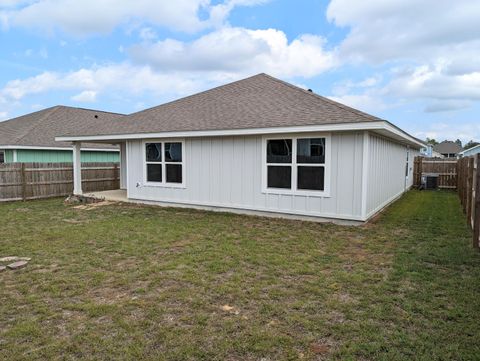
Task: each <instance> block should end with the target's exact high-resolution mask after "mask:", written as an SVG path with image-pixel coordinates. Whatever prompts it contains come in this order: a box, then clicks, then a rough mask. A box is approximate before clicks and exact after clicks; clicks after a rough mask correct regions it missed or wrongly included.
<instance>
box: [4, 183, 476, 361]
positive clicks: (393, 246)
mask: <svg viewBox="0 0 480 361" xmlns="http://www.w3.org/2000/svg"><path fill="white" fill-rule="evenodd" d="M0 220H1V224H2V225H1V230H0V257H3V256H14V255H16V256H24V257H32V260H31V261H30V263H29V265H28V266H27V267H26V268H24V269H22V270H18V271H15V272H14V271H5V272H3V273H0V359H2V360H3V359H4V360H21V359H26V360H30V359H31V360H34V359H67V360H71V359H79V358H85V359H102V360H122V359H129V360H132V359H137V360H138V359H151V360H265V361H266V360H299V359H303V360H323V359H332V360H407V359H416V360H478V359H479V358H480V341H479V335H480V254H479V252H477V251H475V250H473V249H472V246H471V233H470V231H469V229H468V227H467V225H466V220H465V217H464V216H463V214H462V212H461V210H460V205H459V201H458V199H457V196H456V194H455V193H449V192H417V191H412V192H409V193H408V194H407V195H406V196H404V197H403V198H402V199H401V200H400V201H398V202H397V203H395V204H394V205H393V206H392V207H390V208H389V209H388V211H387V212H386V213H385V214H384V215H383V216H382V217H380V218H379V219H378V220H377V221H376V222H374V223H373V224H369V225H367V226H363V227H344V226H336V225H329V224H317V223H309V222H299V221H291V220H276V219H268V218H260V217H252V216H239V215H232V214H223V213H212V212H201V211H193V210H184V209H174V208H169V209H168V208H158V207H148V206H135V205H118V204H114V205H107V206H101V207H95V208H92V209H78V208H74V207H73V206H65V205H64V204H63V203H62V199H51V200H45V201H32V202H26V203H22V202H18V203H10V204H1V205H0Z"/></svg>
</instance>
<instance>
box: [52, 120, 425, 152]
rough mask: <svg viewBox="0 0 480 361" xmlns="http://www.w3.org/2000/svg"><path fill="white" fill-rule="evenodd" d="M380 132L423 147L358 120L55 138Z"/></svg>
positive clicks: (385, 126) (393, 130) (385, 125)
mask: <svg viewBox="0 0 480 361" xmlns="http://www.w3.org/2000/svg"><path fill="white" fill-rule="evenodd" d="M362 130H368V131H378V132H382V131H383V132H384V133H386V134H389V135H390V136H391V137H392V138H394V139H397V140H399V141H403V142H405V143H407V144H410V145H414V146H419V147H423V146H424V144H423V143H422V142H419V141H418V140H417V139H415V138H414V137H412V136H411V135H409V134H408V133H406V132H404V131H403V130H401V129H400V128H398V127H396V126H394V125H393V124H391V123H389V122H387V121H383V120H381V121H368V122H356V123H334V124H322V125H307V126H289V127H271V128H246V129H221V130H193V131H170V132H152V133H128V134H109V135H66V136H58V137H56V138H55V140H56V141H57V142H90V143H92V142H93V143H95V142H108V141H119V140H135V139H154V138H193V137H221V136H241V135H265V134H283V133H307V132H335V131H362Z"/></svg>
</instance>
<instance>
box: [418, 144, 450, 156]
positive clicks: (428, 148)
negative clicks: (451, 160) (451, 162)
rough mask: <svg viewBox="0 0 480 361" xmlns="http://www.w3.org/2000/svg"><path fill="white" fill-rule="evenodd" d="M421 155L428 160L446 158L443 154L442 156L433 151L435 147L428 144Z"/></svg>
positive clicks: (421, 150) (422, 149) (421, 151)
mask: <svg viewBox="0 0 480 361" xmlns="http://www.w3.org/2000/svg"><path fill="white" fill-rule="evenodd" d="M420 154H421V155H423V156H424V157H427V158H445V157H444V156H443V154H440V153H438V152H436V151H434V150H433V145H431V144H426V145H425V146H424V147H423V148H421V149H420Z"/></svg>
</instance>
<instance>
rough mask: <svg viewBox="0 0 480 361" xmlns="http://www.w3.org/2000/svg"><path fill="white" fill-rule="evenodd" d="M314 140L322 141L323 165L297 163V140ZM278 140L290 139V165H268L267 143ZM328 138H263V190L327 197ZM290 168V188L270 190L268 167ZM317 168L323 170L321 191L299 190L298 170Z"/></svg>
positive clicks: (314, 136)
mask: <svg viewBox="0 0 480 361" xmlns="http://www.w3.org/2000/svg"><path fill="white" fill-rule="evenodd" d="M314 138H323V139H324V147H325V148H324V156H325V159H324V162H323V163H301V162H300V163H299V162H298V161H297V146H298V144H297V141H298V140H299V139H314ZM279 139H285V140H287V139H291V140H292V162H291V163H268V160H267V159H268V156H267V149H268V141H269V140H279ZM327 139H328V137H327V136H325V135H309V136H285V137H274V138H265V139H264V144H265V147H264V150H263V151H264V157H265V158H264V159H265V161H264V164H265V166H264V169H265V171H264V177H265V179H264V189H265V190H266V191H267V192H272V191H273V192H274V193H275V192H278V193H280V194H281V193H285V194H294V195H295V194H298V195H304V194H305V195H310V194H311V195H315V194H317V195H327V194H328V190H327V187H328V186H329V185H328V183H327V182H328V180H327V176H328V174H327V163H328V159H327V150H328V149H327V148H328V147H329V146H330V144H329V143H328V141H327ZM287 166H290V167H291V169H292V171H291V188H272V187H268V167H287ZM302 166H303V167H319V168H323V169H324V181H323V190H314V189H299V188H298V168H299V167H302Z"/></svg>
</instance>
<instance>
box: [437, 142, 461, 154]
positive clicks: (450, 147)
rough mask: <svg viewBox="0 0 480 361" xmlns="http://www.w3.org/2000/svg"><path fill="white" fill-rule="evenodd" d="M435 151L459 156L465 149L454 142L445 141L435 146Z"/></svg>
mask: <svg viewBox="0 0 480 361" xmlns="http://www.w3.org/2000/svg"><path fill="white" fill-rule="evenodd" d="M433 150H434V151H436V152H438V153H441V154H447V153H448V154H450V153H453V154H458V153H460V152H461V151H462V150H463V149H462V147H460V146H459V145H458V144H457V143H455V142H452V141H450V140H445V141H443V142H441V143H438V144H436V145H434V146H433Z"/></svg>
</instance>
